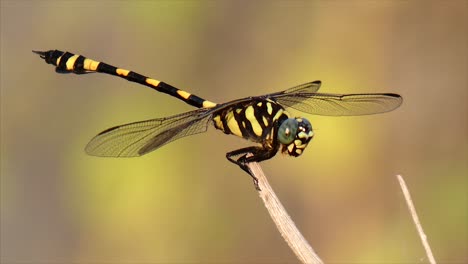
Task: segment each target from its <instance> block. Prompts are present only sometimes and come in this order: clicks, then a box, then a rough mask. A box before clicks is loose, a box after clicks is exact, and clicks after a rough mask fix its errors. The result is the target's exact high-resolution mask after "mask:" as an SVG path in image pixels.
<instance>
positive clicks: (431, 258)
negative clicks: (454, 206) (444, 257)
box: [397, 175, 436, 264]
mask: <svg viewBox="0 0 468 264" xmlns="http://www.w3.org/2000/svg"><path fill="white" fill-rule="evenodd" d="M397 178H398V181H399V182H400V186H401V190H402V191H403V195H404V196H405V200H406V204H407V205H408V209H409V211H410V213H411V216H412V217H413V221H414V225H415V226H416V229H417V230H418V234H419V237H420V238H421V242H422V244H423V246H424V250H426V255H427V258H428V259H429V262H430V263H431V264H436V261H435V259H434V255H433V254H432V250H431V247H430V246H429V242H427V236H426V234H425V233H424V230H423V228H422V226H421V223H420V222H419V218H418V214H417V213H416V209H415V208H414V205H413V201H412V200H411V195H410V193H409V190H408V188H407V187H406V183H405V180H403V177H402V176H401V175H397Z"/></svg>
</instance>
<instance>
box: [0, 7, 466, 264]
mask: <svg viewBox="0 0 468 264" xmlns="http://www.w3.org/2000/svg"><path fill="white" fill-rule="evenodd" d="M0 3H1V9H0V11H1V17H0V19H1V20H0V22H1V24H0V26H1V40H0V44H1V46H0V52H1V53H0V62H1V68H0V69H1V72H0V73H1V75H0V85H1V105H0V106H1V109H0V110H1V113H0V114H1V130H0V132H1V134H0V136H1V138H0V139H1V158H0V161H1V164H0V165H1V167H0V172H1V174H0V177H1V178H0V179H1V188H0V191H1V196H0V197H1V211H0V212H1V215H0V218H1V230H0V231H1V243H0V247H1V251H0V254H1V259H0V262H2V263H25V262H27V263H181V262H192V263H193V262H197V263H221V262H223V263H295V262H297V260H296V258H295V256H294V255H293V253H291V251H290V249H289V248H288V247H287V245H286V243H285V242H284V241H283V239H282V238H281V236H280V235H279V233H278V232H277V230H276V228H275V226H274V224H273V223H272V221H271V220H270V218H269V215H268V214H267V212H266V210H265V208H264V207H263V204H262V203H261V201H260V199H259V198H258V195H257V193H256V191H255V189H254V188H253V185H252V182H251V180H250V178H249V176H248V175H247V174H245V173H244V172H242V171H241V170H240V169H239V168H238V167H236V166H234V165H233V164H231V163H230V162H228V161H227V160H226V158H225V153H226V152H228V151H231V150H234V149H237V148H241V147H245V146H249V145H251V143H249V142H246V141H244V140H242V139H239V138H236V137H233V136H226V135H224V134H222V133H220V132H219V131H216V130H215V129H209V131H208V132H207V133H205V134H201V135H196V136H192V137H187V138H183V139H180V140H178V141H175V142H173V143H171V144H169V145H167V146H164V147H163V148H161V149H158V150H157V151H155V152H153V153H151V154H148V155H146V156H143V157H140V158H131V159H112V158H97V157H91V156H87V155H86V154H85V153H84V151H83V148H84V146H85V145H86V143H87V142H88V141H89V139H91V138H92V137H93V136H94V135H96V133H98V132H100V131H102V130H104V129H106V128H109V127H111V126H114V125H118V124H124V123H128V122H133V121H138V120H145V119H150V118H156V117H164V116H169V115H173V114H177V113H181V112H185V111H189V110H192V108H191V107H190V106H188V105H186V104H184V103H182V102H179V101H177V100H176V99H173V98H171V97H169V96H167V95H165V94H160V93H157V92H155V91H153V90H151V89H148V88H146V87H143V86H139V85H136V84H132V83H129V82H126V81H124V80H121V79H119V78H115V77H110V76H105V75H102V74H88V75H81V76H78V75H73V74H68V75H67V74H61V75H59V74H56V73H55V72H54V69H53V67H52V66H51V65H46V64H45V63H44V62H43V61H42V60H40V59H39V58H38V56H37V55H35V54H33V53H31V50H49V49H60V50H63V51H70V52H73V53H78V54H82V55H84V56H88V57H90V58H93V59H96V60H99V61H104V62H107V63H110V64H113V65H115V66H119V67H122V68H126V69H130V70H135V71H137V72H139V73H142V74H144V75H147V76H151V77H153V78H155V79H158V80H162V81H165V82H167V83H170V84H172V85H174V86H176V87H180V88H182V89H185V90H187V91H189V92H192V93H194V94H196V95H199V96H201V97H203V98H206V99H208V100H212V101H215V102H226V101H229V100H233V99H237V98H241V97H246V96H252V95H261V94H267V93H272V92H277V91H280V90H283V89H287V88H289V87H292V86H294V85H297V84H301V83H304V82H308V81H313V80H322V82H323V85H322V88H321V90H320V91H321V92H328V93H366V92H392V93H399V94H401V95H402V96H403V97H404V103H403V105H402V106H401V107H400V108H399V109H397V110H396V111H393V112H390V113H386V114H382V115H375V116H362V117H322V116H311V115H305V116H306V117H307V118H308V119H309V120H310V121H311V122H312V125H313V127H314V129H315V138H314V139H313V141H312V142H311V143H310V144H309V147H308V149H307V150H306V151H305V153H304V154H303V155H302V156H301V157H299V158H288V157H286V156H283V155H280V154H278V155H277V156H276V157H275V158H274V159H271V160H269V161H266V162H264V163H262V167H263V169H264V170H265V172H266V173H267V175H268V177H269V179H270V181H271V184H272V186H273V188H274V189H275V190H276V192H277V195H278V196H279V197H280V199H281V200H282V202H283V203H284V206H285V207H286V209H287V210H288V212H289V213H290V214H291V216H292V218H293V219H294V221H295V222H296V224H297V226H298V228H299V229H300V230H301V231H302V232H303V235H304V236H305V238H306V239H307V240H308V241H309V243H310V244H311V245H312V246H313V247H314V248H315V250H316V251H317V253H318V254H319V255H320V256H321V257H322V258H323V259H324V261H325V262H327V263H425V262H427V259H426V257H425V254H424V251H423V248H422V246H421V243H420V241H419V238H418V236H417V233H416V230H415V228H414V225H413V223H412V221H411V218H410V216H409V214H408V210H407V208H406V205H405V203H404V201H403V197H402V194H401V190H400V188H399V186H398V182H397V180H396V177H395V175H397V174H402V175H403V176H404V177H405V179H406V181H407V183H408V185H409V188H410V191H411V192H412V195H413V199H414V202H415V204H416V208H417V210H418V212H419V217H420V219H421V222H422V224H423V227H424V228H425V231H426V234H427V236H428V239H429V242H430V244H431V246H432V248H433V251H434V255H435V257H436V259H437V260H438V261H439V262H440V263H449V262H450V263H466V262H468V255H467V248H468V227H467V225H468V224H467V223H468V209H467V208H468V196H467V192H468V168H467V161H468V150H467V148H468V144H467V143H468V109H467V103H468V97H467V95H468V93H467V90H468V81H467V78H468V77H467V73H468V66H467V61H468V49H467V47H468V33H467V32H468V26H467V25H468V23H467V17H468V4H467V2H466V1H463V0H460V1H457V0H452V1H417V0H415V1H367V0H354V1H255V2H247V1H96V2H94V1H6V0H2V1H1V2H0ZM291 112H292V113H293V114H294V115H302V114H303V113H300V112H297V111H293V110H291Z"/></svg>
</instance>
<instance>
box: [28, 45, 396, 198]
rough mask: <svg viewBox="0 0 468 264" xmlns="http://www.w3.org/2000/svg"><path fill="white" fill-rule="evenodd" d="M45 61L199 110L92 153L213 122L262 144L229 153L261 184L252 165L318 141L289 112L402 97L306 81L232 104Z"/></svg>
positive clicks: (369, 107)
mask: <svg viewBox="0 0 468 264" xmlns="http://www.w3.org/2000/svg"><path fill="white" fill-rule="evenodd" d="M33 52H34V53H36V54H38V55H39V56H40V57H41V58H42V59H44V60H45V62H46V63H48V64H52V65H54V66H56V68H55V70H56V72H57V73H75V74H87V73H94V72H100V73H105V74H110V75H114V76H118V77H121V78H124V79H126V80H128V81H131V82H136V83H139V84H142V85H145V86H148V87H150V88H152V89H154V90H156V91H158V92H162V93H166V94H169V95H171V96H173V97H175V98H177V99H180V100H182V101H184V102H185V103H187V104H189V105H192V106H195V107H197V108H198V109H197V110H193V111H189V112H185V113H182V114H178V115H174V116H169V117H163V118H155V119H150V120H145V121H139V122H133V123H129V124H124V125H119V126H115V127H112V128H109V129H106V130H104V131H102V132H101V133H99V134H98V135H97V136H95V137H94V138H93V139H92V140H91V141H90V142H89V143H88V145H87V146H86V148H85V150H86V152H87V153H88V154H89V155H93V156H102V157H136V156H142V155H145V154H147V153H149V152H151V151H153V150H156V149H158V148H160V147H161V146H163V145H165V144H167V143H169V142H172V141H174V140H177V139H179V138H182V137H186V136H190V135H194V134H198V133H203V132H205V131H207V129H208V126H209V125H210V124H212V125H213V126H214V127H215V128H216V129H218V130H221V131H222V132H224V133H225V134H232V135H235V136H238V137H242V138H245V139H247V140H250V141H252V142H255V143H257V144H258V145H256V146H251V147H246V148H241V149H238V150H234V151H231V152H228V153H226V158H227V159H228V160H229V161H231V162H233V163H235V164H237V165H238V166H239V167H240V168H242V169H243V170H244V171H246V172H247V173H248V174H249V175H250V176H251V177H252V178H253V181H254V184H255V187H256V189H257V190H260V189H259V187H258V180H257V178H256V177H255V176H254V174H253V173H252V172H251V170H250V168H249V166H248V163H250V162H260V161H264V160H268V159H270V158H272V157H273V156H275V155H276V153H277V152H278V151H279V150H281V152H282V153H284V154H287V155H289V156H293V157H298V156H300V155H301V154H302V153H303V152H304V149H305V148H306V147H307V144H308V143H309V141H310V140H311V139H312V138H313V137H314V131H313V129H312V125H311V123H310V122H309V121H308V120H307V119H306V118H303V117H292V115H291V114H289V113H288V112H287V111H286V109H285V108H288V107H290V108H294V109H296V110H299V111H302V112H305V113H309V114H315V115H325V116H357V115H371V114H379V113H384V112H389V111H392V110H394V109H396V108H398V107H399V106H400V105H401V103H402V101H403V99H402V97H401V96H400V95H398V94H394V93H363V94H330V93H317V91H318V90H319V88H320V85H321V82H320V81H313V82H308V83H304V84H301V85H298V86H295V87H292V88H290V89H287V90H284V91H280V92H276V93H270V94H266V95H261V96H252V97H246V98H242V99H237V100H233V101H230V102H227V103H221V104H218V103H214V102H211V101H208V100H205V99H203V98H201V97H198V96H196V95H194V94H191V93H188V92H186V91H183V90H180V89H178V88H176V87H174V86H172V85H169V84H167V83H165V82H162V81H158V80H156V79H152V78H149V77H146V76H144V75H141V74H139V73H136V72H134V71H129V70H125V69H122V68H118V67H115V66H112V65H109V64H106V63H104V62H99V61H95V60H92V59H89V58H86V57H84V56H81V55H75V54H72V53H70V52H62V51H59V50H49V51H33Z"/></svg>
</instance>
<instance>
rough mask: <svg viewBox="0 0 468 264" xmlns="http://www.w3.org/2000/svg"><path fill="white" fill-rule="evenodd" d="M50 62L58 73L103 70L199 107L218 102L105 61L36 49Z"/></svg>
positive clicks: (207, 106)
mask: <svg viewBox="0 0 468 264" xmlns="http://www.w3.org/2000/svg"><path fill="white" fill-rule="evenodd" d="M35 53H37V54H39V55H40V56H41V57H42V58H43V59H45V61H46V62H47V63H49V64H52V65H55V66H56V68H55V70H56V72H58V73H76V74H86V73H91V72H101V73H106V74H110V75H114V76H119V77H121V78H124V79H126V80H127V81H130V82H136V83H139V84H143V85H145V86H148V87H150V88H152V89H154V90H156V91H158V92H162V93H166V94H169V95H172V96H174V97H176V98H178V99H180V100H182V101H184V102H185V103H187V104H189V105H193V106H195V107H198V108H212V107H215V106H216V105H217V104H216V103H213V102H210V101H208V100H205V99H203V98H201V97H198V96H196V95H194V94H191V93H188V92H186V91H183V90H180V89H177V88H175V87H174V86H172V85H169V84H167V83H165V82H161V81H158V80H155V79H151V78H149V77H146V76H144V75H141V74H139V73H136V72H133V71H129V70H126V69H122V68H117V67H115V66H112V65H109V64H107V63H104V62H99V61H95V60H92V59H88V58H86V57H84V56H81V55H75V54H73V53H70V52H63V51H60V50H50V51H46V52H42V51H35Z"/></svg>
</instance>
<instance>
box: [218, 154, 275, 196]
mask: <svg viewBox="0 0 468 264" xmlns="http://www.w3.org/2000/svg"><path fill="white" fill-rule="evenodd" d="M249 153H250V154H252V156H250V157H247V155H248V154H249ZM275 154H276V151H275V150H273V149H265V148H263V147H247V148H242V149H238V150H234V151H231V152H228V153H226V158H227V159H228V160H229V161H230V162H232V163H234V164H237V165H238V166H239V167H240V168H241V169H243V170H244V171H245V172H247V173H248V174H249V175H250V176H251V177H252V179H253V182H254V185H255V189H257V190H258V191H261V190H260V187H259V186H258V179H257V177H255V176H254V175H253V173H252V171H251V170H250V168H249V166H247V164H248V163H250V162H260V161H263V160H267V159H270V158H272V157H273V156H275ZM236 156H240V157H239V158H237V159H235V158H234V157H236Z"/></svg>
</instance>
